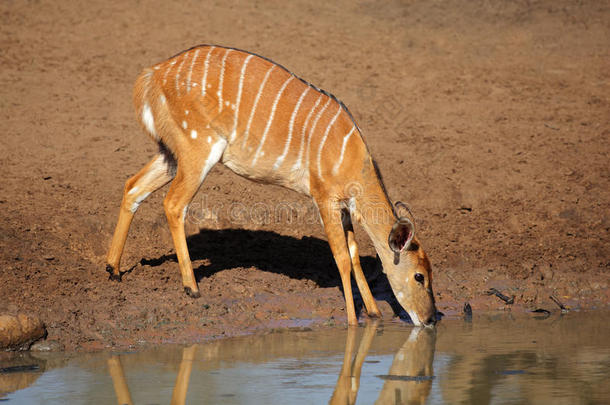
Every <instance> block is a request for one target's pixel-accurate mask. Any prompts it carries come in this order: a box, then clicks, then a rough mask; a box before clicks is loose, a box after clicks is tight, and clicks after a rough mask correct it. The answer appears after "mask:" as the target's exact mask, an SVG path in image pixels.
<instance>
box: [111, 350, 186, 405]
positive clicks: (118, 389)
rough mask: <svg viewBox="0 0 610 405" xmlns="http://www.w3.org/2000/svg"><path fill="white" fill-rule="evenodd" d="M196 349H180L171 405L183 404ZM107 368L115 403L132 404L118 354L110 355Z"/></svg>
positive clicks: (120, 404)
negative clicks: (178, 366) (180, 355)
mask: <svg viewBox="0 0 610 405" xmlns="http://www.w3.org/2000/svg"><path fill="white" fill-rule="evenodd" d="M196 351H197V345H192V346H190V347H185V348H184V349H183V350H182V360H181V361H180V369H179V370H178V376H177V377H176V384H175V385H174V391H173V392H172V400H171V402H170V404H171V405H180V404H182V405H184V403H185V401H186V394H187V392H188V388H189V378H190V376H191V371H192V369H193V361H194V359H195V352H196ZM108 369H109V371H110V376H111V377H112V385H114V392H115V393H116V398H117V403H118V404H119V405H125V404H127V405H133V400H132V399H131V394H130V392H129V387H128V386H127V381H126V380H125V373H124V372H123V365H122V364H121V358H120V356H112V357H111V358H109V359H108Z"/></svg>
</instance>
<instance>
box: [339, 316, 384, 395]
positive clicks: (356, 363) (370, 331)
mask: <svg viewBox="0 0 610 405" xmlns="http://www.w3.org/2000/svg"><path fill="white" fill-rule="evenodd" d="M378 325H379V322H378V321H373V322H370V323H367V324H366V328H365V329H364V334H363V335H362V340H361V341H360V345H359V346H358V350H357V351H356V355H355V356H354V348H355V346H356V333H357V331H358V328H356V327H353V326H350V327H348V328H347V339H346V342H345V356H344V357H343V367H342V368H341V373H340V374H339V378H338V380H337V385H336V386H335V391H334V392H333V396H332V398H331V399H330V402H329V404H333V405H334V404H341V405H343V404H355V403H356V397H357V396H358V389H359V388H360V374H361V372H362V364H364V360H365V359H366V356H367V355H368V353H369V350H370V348H371V344H372V343H373V338H374V337H375V333H376V331H377V326H378Z"/></svg>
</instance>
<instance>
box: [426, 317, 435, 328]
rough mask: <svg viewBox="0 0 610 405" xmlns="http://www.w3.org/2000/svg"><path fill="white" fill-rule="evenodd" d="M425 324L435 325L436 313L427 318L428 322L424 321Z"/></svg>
mask: <svg viewBox="0 0 610 405" xmlns="http://www.w3.org/2000/svg"><path fill="white" fill-rule="evenodd" d="M424 325H426V326H434V325H436V315H432V316H431V317H430V318H428V319H427V320H426V322H424Z"/></svg>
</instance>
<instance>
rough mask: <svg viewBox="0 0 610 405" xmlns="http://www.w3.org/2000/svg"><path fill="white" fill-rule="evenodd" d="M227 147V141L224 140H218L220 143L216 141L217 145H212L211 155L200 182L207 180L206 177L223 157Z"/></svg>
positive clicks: (206, 162)
mask: <svg viewBox="0 0 610 405" xmlns="http://www.w3.org/2000/svg"><path fill="white" fill-rule="evenodd" d="M226 147H227V141H226V139H224V138H220V139H218V141H216V143H215V144H213V145H212V148H211V150H210V154H209V155H208V159H207V160H206V161H205V165H204V166H203V170H201V177H200V178H199V181H200V182H202V181H203V179H205V176H207V175H208V172H209V171H210V169H212V167H213V166H214V165H215V164H216V163H218V161H219V160H220V158H221V157H222V154H223V152H224V150H225V148H226Z"/></svg>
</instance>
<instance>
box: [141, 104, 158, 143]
mask: <svg viewBox="0 0 610 405" xmlns="http://www.w3.org/2000/svg"><path fill="white" fill-rule="evenodd" d="M142 122H143V123H144V126H145V127H146V130H148V132H150V134H151V135H152V136H154V137H155V138H156V139H159V138H158V137H157V132H156V131H155V119H154V117H153V114H152V110H151V109H150V106H149V105H148V103H145V104H144V107H142Z"/></svg>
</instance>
